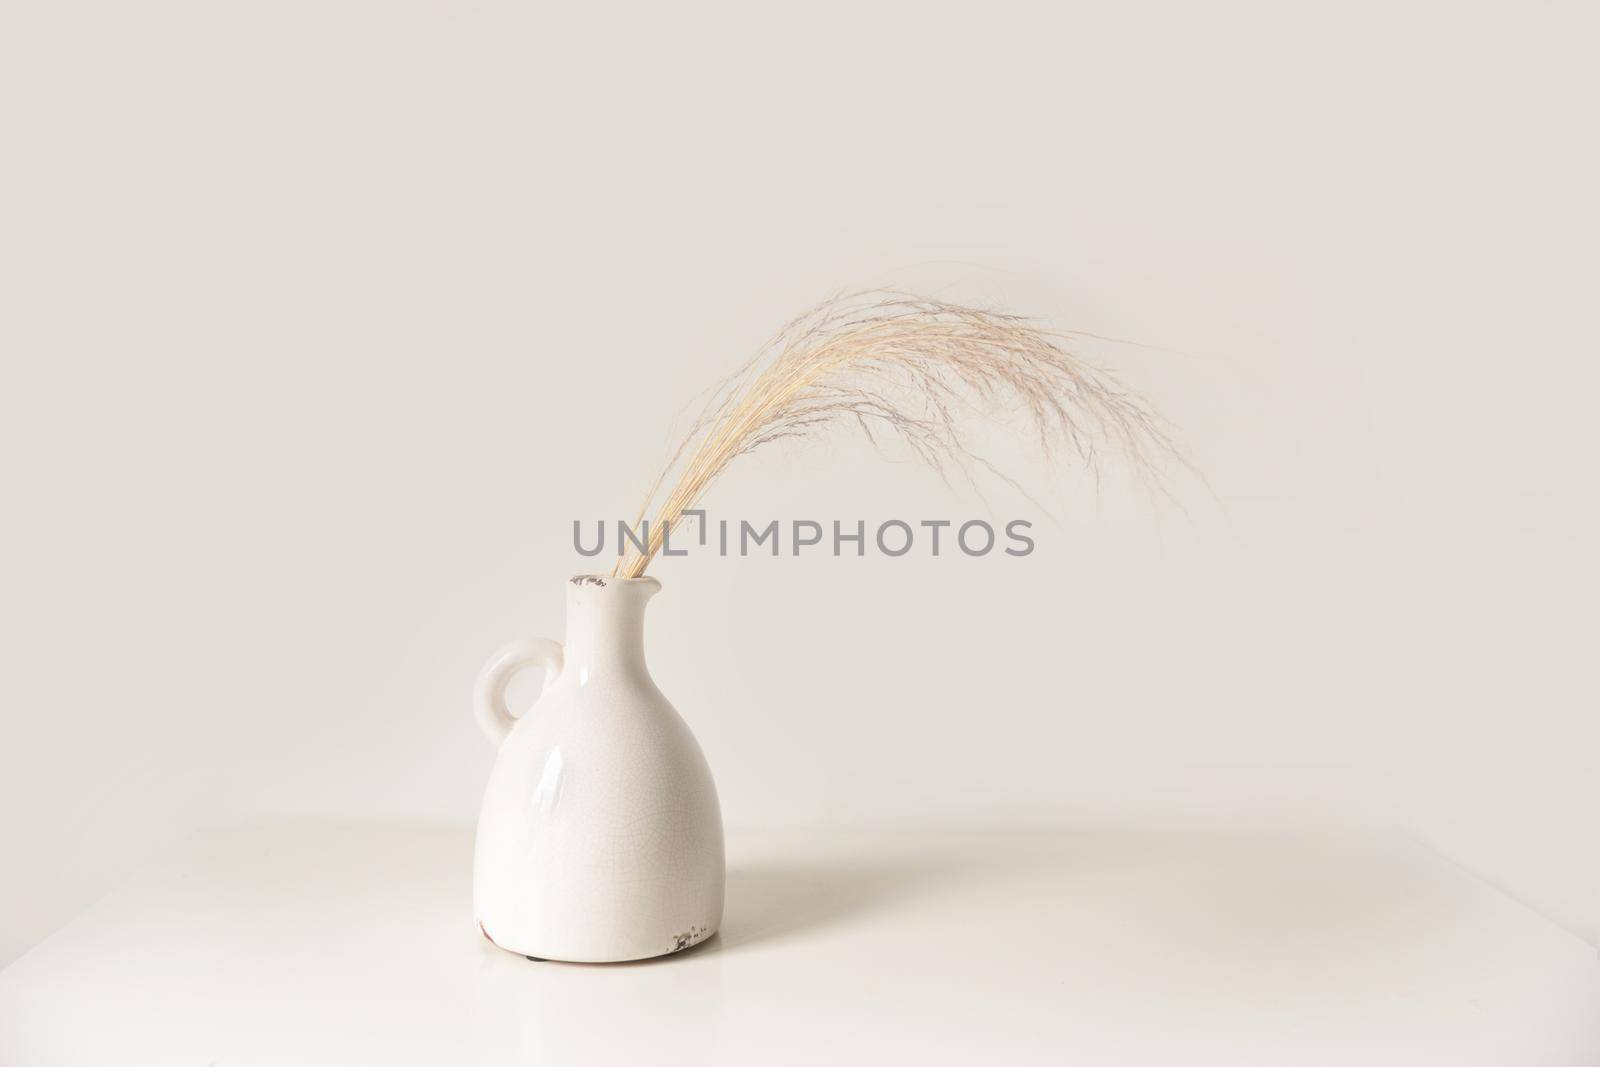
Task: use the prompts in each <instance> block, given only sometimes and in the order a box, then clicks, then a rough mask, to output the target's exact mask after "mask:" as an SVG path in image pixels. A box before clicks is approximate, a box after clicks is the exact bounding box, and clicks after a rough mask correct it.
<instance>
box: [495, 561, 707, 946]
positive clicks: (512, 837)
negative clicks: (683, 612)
mask: <svg viewBox="0 0 1600 1067" xmlns="http://www.w3.org/2000/svg"><path fill="white" fill-rule="evenodd" d="M660 588H661V585H660V583H659V582H657V581H656V580H655V579H654V578H613V577H609V576H597V575H581V576H579V577H577V578H574V579H572V581H571V582H570V583H569V584H568V585H567V635H566V641H565V642H564V643H563V644H557V643H556V642H553V641H519V642H516V643H514V644H512V645H509V646H507V647H506V648H505V649H503V650H501V652H500V653H498V654H497V655H496V656H495V657H494V658H493V659H491V660H490V662H489V664H488V665H487V666H486V667H485V668H484V670H483V673H482V674H481V675H480V676H479V679H478V687H477V693H476V703H477V708H476V710H477V714H478V717H479V721H480V723H481V724H482V725H483V728H484V730H485V732H486V733H487V734H488V735H489V737H490V740H491V741H494V742H495V743H496V744H497V745H498V749H499V752H498V755H497V756H496V758H495V765H494V770H493V771H492V772H491V773H490V776H489V784H488V787H487V789H486V790H485V791H484V797H483V808H482V810H481V812H480V813H479V816H478V833H477V845H476V855H475V858H474V870H473V907H474V911H475V912H476V917H477V921H478V928H479V930H481V931H482V933H483V935H484V936H485V937H487V938H488V939H489V940H490V941H492V942H493V943H494V944H496V945H498V946H500V947H501V948H504V949H508V950H510V951H512V952H517V953H520V954H522V955H524V956H530V957H534V958H537V959H552V960H571V961H577V962H584V963H607V962H615V961H620V960H634V959H643V958H646V957H650V956H660V955H664V954H666V953H669V952H676V951H679V950H681V949H684V948H688V947H689V946H690V945H693V944H695V943H697V942H699V941H703V940H705V939H706V938H707V937H709V936H711V934H713V933H714V932H716V930H717V927H718V925H719V924H720V923H721V921H722V897H723V880H724V873H725V871H724V861H723V844H722V813H721V809H720V808H719V806H718V803H717V790H716V786H715V784H714V783H713V782H712V779H711V771H710V768H709V767H708V766H707V765H706V760H705V756H704V755H703V754H702V753H701V751H700V746H699V744H698V743H696V741H695V739H694V735H693V734H692V733H690V731H689V727H688V726H687V724H685V723H684V721H683V719H682V718H681V717H680V716H679V715H678V713H677V711H675V710H674V709H673V707H672V705H671V704H670V703H668V702H667V699H666V697H664V696H663V695H662V694H661V691H660V690H659V689H657V688H656V686H655V683H654V682H653V681H651V679H650V673H649V671H648V670H647V669H646V667H645V661H644V611H645V604H646V603H647V602H648V601H649V599H650V597H651V596H653V595H654V594H655V593H656V592H657V591H658V590H659V589H660ZM525 666H538V667H542V668H543V669H544V671H545V683H544V691H543V693H542V694H541V696H540V697H539V700H538V701H537V702H536V703H535V704H534V706H533V707H532V708H531V709H529V710H528V711H527V712H526V713H525V714H523V715H522V716H520V717H518V718H515V719H513V718H512V717H511V716H510V715H509V713H508V712H507V711H506V709H505V700H504V694H505V685H506V683H507V682H508V681H509V680H510V677H511V675H513V674H514V673H516V671H517V670H519V669H521V668H522V667H525Z"/></svg>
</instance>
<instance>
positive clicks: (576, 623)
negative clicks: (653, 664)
mask: <svg viewBox="0 0 1600 1067" xmlns="http://www.w3.org/2000/svg"><path fill="white" fill-rule="evenodd" d="M660 588H661V583H660V582H658V581H656V580H655V579H654V578H612V577H609V576H604V575H579V576H578V577H576V578H573V579H571V581H570V582H569V583H568V585H567V639H566V642H565V648H564V655H565V660H566V667H565V668H564V670H570V669H572V668H574V667H575V668H578V670H579V678H580V681H581V680H583V676H584V675H586V674H589V673H591V672H594V671H611V670H616V669H627V670H633V671H639V672H641V673H643V672H644V671H645V665H644V609H645V605H646V604H648V603H649V601H650V598H651V597H652V596H654V595H655V594H656V592H657V591H658V590H659V589H660Z"/></svg>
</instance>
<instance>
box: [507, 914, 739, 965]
mask: <svg viewBox="0 0 1600 1067" xmlns="http://www.w3.org/2000/svg"><path fill="white" fill-rule="evenodd" d="M478 932H479V933H480V934H482V935H483V939H484V940H485V941H487V942H489V944H491V945H493V946H494V947H495V948H497V949H499V950H500V951H502V952H509V953H511V954H512V955H513V956H521V957H522V958H523V959H525V960H529V961H531V962H533V963H640V962H643V961H644V960H658V959H662V958H663V957H666V956H676V955H678V954H679V953H681V952H685V951H687V950H688V949H691V948H693V947H694V946H696V945H702V944H705V942H707V941H709V940H710V939H711V937H712V935H714V934H715V933H716V932H717V931H716V929H715V928H707V927H700V926H691V927H689V929H688V930H686V931H684V932H683V933H680V934H674V935H673V936H672V937H671V938H668V939H667V946H666V947H665V948H663V949H662V950H661V951H660V952H649V953H645V954H643V955H639V956H614V957H610V958H606V959H578V958H576V957H568V956H535V955H532V954H531V953H527V952H523V951H522V950H521V949H517V948H512V947H510V946H508V945H502V944H501V943H500V942H498V941H496V940H495V939H494V938H493V937H492V936H490V934H489V931H488V929H487V928H486V927H485V926H484V925H483V923H482V922H481V921H480V922H479V923H478Z"/></svg>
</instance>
